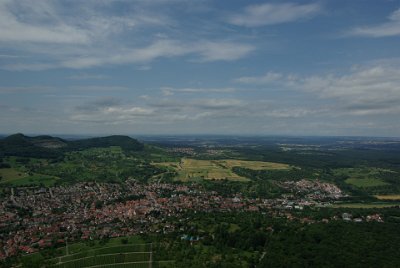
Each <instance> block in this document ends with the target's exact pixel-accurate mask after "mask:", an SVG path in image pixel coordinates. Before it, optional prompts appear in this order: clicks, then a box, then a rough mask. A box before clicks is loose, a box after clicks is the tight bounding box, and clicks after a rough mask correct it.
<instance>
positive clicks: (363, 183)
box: [334, 167, 395, 188]
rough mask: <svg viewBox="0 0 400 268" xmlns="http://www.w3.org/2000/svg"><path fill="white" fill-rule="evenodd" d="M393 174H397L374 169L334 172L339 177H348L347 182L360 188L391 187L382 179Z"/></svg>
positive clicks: (341, 169) (364, 168) (352, 169)
mask: <svg viewBox="0 0 400 268" xmlns="http://www.w3.org/2000/svg"><path fill="white" fill-rule="evenodd" d="M392 173H393V174H394V173H395V172H393V171H392V170H389V169H382V168H372V167H357V168H340V169H336V170H335V171H334V174H335V175H337V176H346V177H348V178H347V179H346V180H345V182H346V183H347V184H351V185H354V186H356V187H358V188H368V187H378V186H386V185H390V184H389V183H387V182H385V181H384V180H382V179H381V178H382V177H384V176H385V175H387V174H392Z"/></svg>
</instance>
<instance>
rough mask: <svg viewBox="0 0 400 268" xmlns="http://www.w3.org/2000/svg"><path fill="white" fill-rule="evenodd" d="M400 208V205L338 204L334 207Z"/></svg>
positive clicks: (394, 203)
mask: <svg viewBox="0 0 400 268" xmlns="http://www.w3.org/2000/svg"><path fill="white" fill-rule="evenodd" d="M394 206H400V203H396V202H390V203H337V204H334V205H332V207H333V208H388V207H394Z"/></svg>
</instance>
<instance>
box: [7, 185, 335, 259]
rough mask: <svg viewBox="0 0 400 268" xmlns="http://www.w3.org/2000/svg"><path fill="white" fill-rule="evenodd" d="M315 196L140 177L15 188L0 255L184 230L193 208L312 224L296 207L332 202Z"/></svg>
mask: <svg viewBox="0 0 400 268" xmlns="http://www.w3.org/2000/svg"><path fill="white" fill-rule="evenodd" d="M291 184H292V183H289V184H288V185H291ZM295 187H297V188H296V189H303V188H304V189H314V190H316V189H319V190H320V191H321V192H324V193H328V195H329V196H333V197H335V198H336V197H337V196H338V195H339V194H340V192H339V191H340V190H338V188H335V187H336V186H335V187H334V186H332V185H327V184H324V183H319V182H318V183H317V184H316V185H314V186H311V184H310V183H309V182H305V181H302V182H300V183H299V182H297V183H295ZM315 197H316V199H312V198H308V197H304V196H303V197H301V198H296V197H295V196H294V195H286V196H283V197H282V198H277V199H251V198H247V197H244V196H242V195H241V194H240V193H237V194H235V195H233V196H230V197H224V196H221V195H220V194H218V193H217V192H215V191H205V190H204V189H203V188H202V187H201V186H199V185H197V184H192V185H182V184H166V183H164V184H163V183H151V184H142V183H139V182H137V181H135V180H127V181H126V182H125V183H122V184H112V183H96V182H90V183H89V182H88V183H77V184H74V185H69V186H56V187H50V188H41V187H20V188H10V189H8V190H6V191H5V192H4V194H3V195H2V196H1V197H0V259H4V258H6V257H9V256H13V255H17V254H20V253H32V252H36V251H38V250H40V249H42V248H47V247H52V246H57V245H63V244H65V242H66V240H68V241H69V242H73V241H80V240H86V239H100V238H109V237H119V236H129V235H134V234H140V233H152V232H154V233H157V232H163V233H169V232H174V231H179V228H178V227H177V226H178V225H179V220H177V219H182V217H181V216H182V215H184V214H185V213H186V212H188V211H192V212H215V211H217V212H229V211H251V212H260V213H265V214H266V213H269V214H271V216H284V217H286V218H288V219H289V220H294V219H296V217H297V219H299V220H301V221H303V222H306V219H300V218H299V217H300V216H296V215H295V214H294V213H293V214H292V213H291V210H296V209H297V210H301V209H303V208H304V207H306V206H324V205H326V204H327V203H326V201H321V200H322V199H321V198H322V197H321V196H319V195H316V196H315ZM323 198H325V196H323Z"/></svg>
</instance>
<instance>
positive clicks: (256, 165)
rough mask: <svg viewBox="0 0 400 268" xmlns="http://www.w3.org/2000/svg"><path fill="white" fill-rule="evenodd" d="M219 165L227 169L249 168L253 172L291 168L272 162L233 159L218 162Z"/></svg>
mask: <svg viewBox="0 0 400 268" xmlns="http://www.w3.org/2000/svg"><path fill="white" fill-rule="evenodd" d="M217 162H219V163H220V164H222V165H224V166H226V167H228V168H233V167H242V168H249V169H254V170H275V169H281V170H282V169H283V170H285V169H290V168H291V167H290V166H289V165H288V164H282V163H273V162H262V161H246V160H235V159H227V160H218V161H217Z"/></svg>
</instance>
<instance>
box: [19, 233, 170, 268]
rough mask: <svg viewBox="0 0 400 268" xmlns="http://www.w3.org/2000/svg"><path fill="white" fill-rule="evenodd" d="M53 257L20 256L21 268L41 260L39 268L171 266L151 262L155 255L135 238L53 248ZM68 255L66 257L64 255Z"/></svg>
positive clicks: (141, 241)
mask: <svg viewBox="0 0 400 268" xmlns="http://www.w3.org/2000/svg"><path fill="white" fill-rule="evenodd" d="M56 252H57V253H56V257H53V258H51V259H46V258H44V257H43V256H42V255H41V253H40V252H39V253H34V254H30V255H26V256H23V257H22V267H30V265H32V263H34V262H35V260H38V259H42V262H41V263H42V265H45V267H53V268H77V267H79V268H84V267H137V268H141V267H149V264H150V261H151V262H152V266H153V267H171V263H172V262H171V261H169V260H165V261H160V260H155V259H156V257H157V256H156V255H155V254H156V253H155V252H154V251H153V247H152V244H151V243H146V242H144V241H143V240H142V239H140V238H139V237H137V236H132V237H119V238H112V239H109V240H108V241H107V242H105V243H104V242H101V241H90V242H86V243H84V242H81V243H74V244H70V245H68V250H67V249H66V247H63V248H58V249H56ZM67 252H68V254H67Z"/></svg>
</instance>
